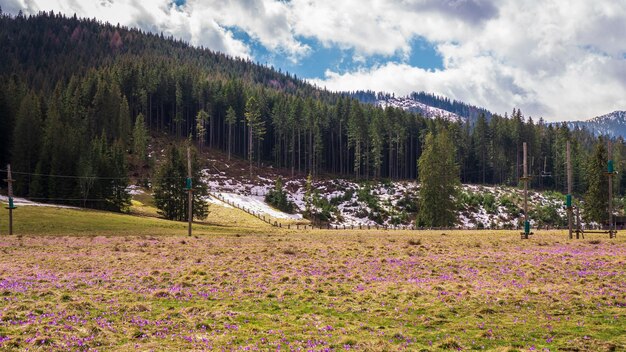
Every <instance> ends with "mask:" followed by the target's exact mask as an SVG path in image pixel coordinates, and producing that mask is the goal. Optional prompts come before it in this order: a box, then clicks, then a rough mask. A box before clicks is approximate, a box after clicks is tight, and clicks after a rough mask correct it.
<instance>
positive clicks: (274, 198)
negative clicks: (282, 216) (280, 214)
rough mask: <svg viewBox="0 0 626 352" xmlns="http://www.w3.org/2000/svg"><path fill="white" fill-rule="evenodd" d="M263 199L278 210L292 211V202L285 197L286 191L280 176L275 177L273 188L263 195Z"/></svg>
mask: <svg viewBox="0 0 626 352" xmlns="http://www.w3.org/2000/svg"><path fill="white" fill-rule="evenodd" d="M265 201H266V202H267V203H268V204H269V205H271V206H273V207H274V208H276V209H278V210H281V211H284V212H285V213H289V214H291V213H293V208H294V204H293V203H292V202H290V201H289V199H288V198H287V192H285V190H284V189H283V179H282V177H280V176H278V178H277V179H276V183H275V184H274V189H272V190H270V191H269V192H268V193H267V195H266V196H265Z"/></svg>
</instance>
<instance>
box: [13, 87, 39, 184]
mask: <svg viewBox="0 0 626 352" xmlns="http://www.w3.org/2000/svg"><path fill="white" fill-rule="evenodd" d="M41 126H42V118H41V106H40V104H39V99H38V98H37V96H36V95H35V94H33V93H30V94H28V95H26V96H25V97H24V98H23V99H22V103H21V104H20V109H19V111H18V113H17V117H16V121H15V130H14V133H13V141H14V142H13V149H12V153H11V160H12V162H11V164H12V166H13V170H14V171H16V172H24V173H33V172H34V171H35V168H36V166H37V162H38V161H39V153H40V152H39V151H40V148H41V143H42V137H43V132H42V128H41ZM16 175H17V176H16V180H17V182H15V187H14V191H15V194H16V195H20V196H26V195H29V193H30V183H31V181H32V180H31V179H30V176H24V177H22V176H20V174H19V173H16Z"/></svg>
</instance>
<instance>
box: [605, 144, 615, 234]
mask: <svg viewBox="0 0 626 352" xmlns="http://www.w3.org/2000/svg"><path fill="white" fill-rule="evenodd" d="M607 149H608V156H609V158H608V162H607V173H606V174H607V176H608V177H609V238H613V237H614V236H615V230H614V229H613V175H614V174H615V169H614V166H613V145H612V144H611V140H610V139H609V141H608V146H607Z"/></svg>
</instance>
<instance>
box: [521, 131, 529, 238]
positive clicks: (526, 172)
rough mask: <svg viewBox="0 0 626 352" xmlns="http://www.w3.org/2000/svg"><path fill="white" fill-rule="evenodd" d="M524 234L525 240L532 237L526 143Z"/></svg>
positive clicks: (525, 146) (525, 147)
mask: <svg viewBox="0 0 626 352" xmlns="http://www.w3.org/2000/svg"><path fill="white" fill-rule="evenodd" d="M523 181H524V233H523V236H522V237H523V238H524V239H528V238H529V235H530V222H529V221H528V149H527V145H526V142H524V177H523Z"/></svg>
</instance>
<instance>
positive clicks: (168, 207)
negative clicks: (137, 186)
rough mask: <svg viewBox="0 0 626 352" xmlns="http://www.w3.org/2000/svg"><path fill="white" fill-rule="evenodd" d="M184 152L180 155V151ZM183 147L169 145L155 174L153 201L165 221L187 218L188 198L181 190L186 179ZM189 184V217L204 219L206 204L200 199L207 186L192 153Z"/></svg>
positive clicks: (206, 213) (203, 195) (204, 195)
mask: <svg viewBox="0 0 626 352" xmlns="http://www.w3.org/2000/svg"><path fill="white" fill-rule="evenodd" d="M183 149H184V152H183ZM185 159H186V148H181V149H179V148H177V147H176V146H172V147H171V148H170V149H169V150H168V152H167V155H166V158H165V160H164V161H163V164H161V166H160V167H159V170H158V171H157V175H156V179H155V181H154V202H155V204H156V207H157V209H159V214H160V215H161V216H163V217H164V218H166V219H168V220H177V221H184V220H186V219H187V216H188V215H187V206H188V199H187V193H186V192H185V190H184V187H185V183H186V179H187V176H186V175H187V163H186V161H185ZM191 159H192V162H191V170H192V185H193V190H194V192H193V216H194V217H195V218H197V219H204V218H206V217H207V215H208V204H207V202H206V201H204V197H206V196H207V195H208V191H207V187H206V185H205V184H204V183H203V182H202V180H201V170H200V163H199V160H198V157H197V153H195V151H194V152H193V153H192V156H191Z"/></svg>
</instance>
